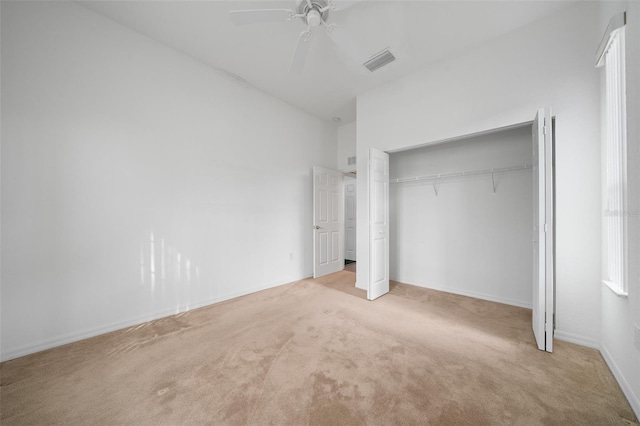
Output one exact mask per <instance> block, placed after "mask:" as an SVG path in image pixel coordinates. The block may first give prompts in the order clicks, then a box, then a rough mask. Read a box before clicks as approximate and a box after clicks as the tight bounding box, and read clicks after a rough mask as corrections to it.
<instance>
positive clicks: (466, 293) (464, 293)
mask: <svg viewBox="0 0 640 426" xmlns="http://www.w3.org/2000/svg"><path fill="white" fill-rule="evenodd" d="M393 281H397V282H399V283H403V284H409V285H414V286H416V287H422V288H428V289H430V290H437V291H442V292H445V293H453V294H459V295H460V296H467V297H473V298H474V299H482V300H487V301H489V302H496V303H502V304H504V305H511V306H517V307H519V308H527V309H531V303H528V302H523V301H520V300H514V299H508V298H505V297H499V296H494V295H490V294H485V293H480V292H475V291H468V290H460V289H457V288H451V287H446V288H443V287H433V286H428V285H423V284H414V283H410V282H407V281H404V280H402V279H395V278H394V279H393Z"/></svg>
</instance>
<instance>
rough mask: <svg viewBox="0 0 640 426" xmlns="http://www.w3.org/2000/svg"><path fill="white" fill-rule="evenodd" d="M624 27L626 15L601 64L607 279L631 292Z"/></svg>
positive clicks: (608, 37)
mask: <svg viewBox="0 0 640 426" xmlns="http://www.w3.org/2000/svg"><path fill="white" fill-rule="evenodd" d="M614 19H615V18H614ZM613 21H614V20H613V19H612V22H613ZM624 29H625V27H624V15H623V20H622V26H621V27H619V28H616V29H613V30H612V31H611V32H610V33H609V34H608V35H605V37H606V42H605V45H604V46H603V49H602V51H601V52H599V57H598V61H597V65H598V66H602V65H604V67H605V76H606V87H605V96H606V101H605V108H606V111H605V121H606V141H605V144H606V163H605V164H606V175H605V179H606V182H605V197H606V199H605V212H604V222H605V232H606V268H605V277H604V283H605V284H607V285H608V286H609V287H610V288H611V289H612V290H613V291H614V292H615V293H617V294H619V295H626V294H627V282H626V281H627V280H626V263H627V259H626V253H627V250H626V243H627V242H626V225H627V224H626V217H627V204H626V198H627V197H626V191H627V170H626V164H627V155H626V153H627V125H626V124H627V123H626V97H625V50H624V37H625V31H624ZM608 30H609V29H608Z"/></svg>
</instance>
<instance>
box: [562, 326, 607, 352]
mask: <svg viewBox="0 0 640 426" xmlns="http://www.w3.org/2000/svg"><path fill="white" fill-rule="evenodd" d="M553 337H554V339H558V340H562V341H564V342H569V343H575V344H576V345H580V346H586V347H587V348H591V349H598V350H600V342H598V341H597V340H596V339H593V338H591V337H586V336H583V335H581V334H576V333H569V332H568V331H563V330H558V329H556V330H555V331H554V332H553Z"/></svg>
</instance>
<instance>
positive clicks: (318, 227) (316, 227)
mask: <svg viewBox="0 0 640 426" xmlns="http://www.w3.org/2000/svg"><path fill="white" fill-rule="evenodd" d="M313 229H322V226H318V225H316V226H314V227H313Z"/></svg>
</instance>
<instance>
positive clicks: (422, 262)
mask: <svg viewBox="0 0 640 426" xmlns="http://www.w3.org/2000/svg"><path fill="white" fill-rule="evenodd" d="M531 124H532V123H525V124H522V125H518V126H514V127H510V128H506V129H501V130H496V131H492V132H487V133H483V134H479V135H473V136H469V137H464V138H459V139H456V140H453V141H448V142H444V143H437V144H431V145H428V146H423V147H418V148H413V149H409V150H404V151H399V152H393V153H391V154H390V156H389V183H390V185H389V206H390V208H389V226H390V229H389V231H390V232H389V277H390V279H391V280H394V281H398V282H402V283H407V284H412V285H416V286H420V287H426V288H431V289H435V290H441V291H446V292H449V293H455V294H461V295H465V296H471V297H475V298H479V299H485V300H490V301H494V302H500V303H505V304H509V305H515V306H520V307H524V308H532V293H533V276H534V274H532V270H533V268H534V260H533V256H534V253H533V247H532V246H533V245H532V224H533V221H534V213H533V209H534V193H533V192H534V185H533V174H532V173H533V162H534V156H533V150H532V136H533V134H532V125H531Z"/></svg>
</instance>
